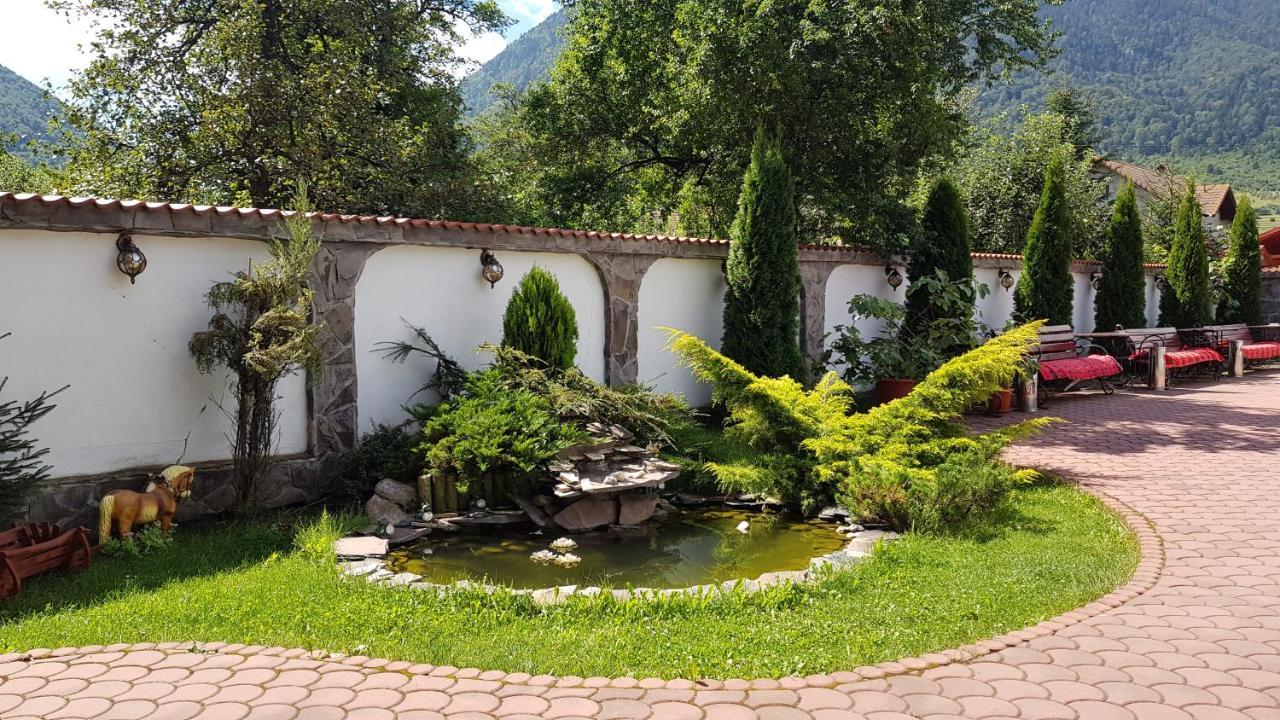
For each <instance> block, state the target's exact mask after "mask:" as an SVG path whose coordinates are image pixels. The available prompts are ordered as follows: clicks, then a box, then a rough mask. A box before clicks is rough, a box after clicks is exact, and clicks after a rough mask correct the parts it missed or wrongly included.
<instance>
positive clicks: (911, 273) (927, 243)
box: [906, 177, 974, 335]
mask: <svg viewBox="0 0 1280 720" xmlns="http://www.w3.org/2000/svg"><path fill="white" fill-rule="evenodd" d="M907 277H908V278H909V279H910V281H911V282H910V285H908V286H907V308H906V310H907V315H906V328H908V329H909V330H910V331H911V333H912V334H913V335H914V334H919V333H920V332H921V331H922V330H923V328H924V327H925V326H927V325H929V324H930V323H931V322H932V321H934V320H936V319H938V317H939V308H938V307H937V303H935V302H934V298H933V295H932V293H931V292H930V288H932V287H933V286H932V285H930V284H925V283H920V282H919V281H920V280H921V279H923V278H926V277H934V278H942V280H943V282H946V281H947V280H951V281H954V282H958V283H962V284H963V285H965V286H967V287H968V290H967V292H966V291H965V290H964V289H963V287H962V289H961V292H962V302H960V303H959V304H958V305H956V306H955V307H953V308H952V309H951V312H952V313H953V314H954V319H956V320H959V321H961V322H972V320H973V300H974V292H973V284H972V280H971V278H973V255H972V254H971V253H970V251H969V223H968V220H967V219H966V218H965V211H964V202H963V201H962V200H961V199H960V192H959V190H957V189H956V186H955V183H953V182H951V180H950V179H949V178H946V177H943V178H939V179H938V180H937V181H936V182H935V183H934V184H933V189H932V190H931V191H930V192H929V199H928V200H927V201H926V202H925V206H924V215H923V217H922V218H921V219H920V233H919V234H918V235H917V236H916V240H915V242H913V243H912V246H911V253H910V262H909V263H908V265H907Z"/></svg>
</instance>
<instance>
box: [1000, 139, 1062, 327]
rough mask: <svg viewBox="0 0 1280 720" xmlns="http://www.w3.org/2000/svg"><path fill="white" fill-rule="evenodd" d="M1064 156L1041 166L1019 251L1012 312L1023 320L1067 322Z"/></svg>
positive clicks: (1058, 323)
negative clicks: (1032, 210) (1032, 212)
mask: <svg viewBox="0 0 1280 720" xmlns="http://www.w3.org/2000/svg"><path fill="white" fill-rule="evenodd" d="M1064 172H1065V160H1064V159H1063V157H1062V156H1058V157H1055V158H1054V159H1053V161H1052V162H1050V163H1049V167H1048V168H1047V169H1046V170H1045V175H1044V189H1043V191H1042V192H1041V194H1040V207H1039V208H1037V209H1036V215H1035V218H1034V219H1033V220H1032V221H1031V230H1030V232H1028V233H1027V246H1026V249H1025V250H1023V252H1022V276H1021V277H1020V278H1018V287H1017V289H1016V290H1015V291H1014V293H1015V294H1014V308H1015V309H1014V314H1015V315H1016V316H1017V317H1019V318H1021V319H1023V320H1045V321H1046V322H1047V323H1048V324H1049V325H1070V324H1071V305H1072V296H1073V295H1074V291H1075V285H1074V282H1073V281H1072V279H1071V215H1070V211H1069V209H1068V207H1067V195H1066V187H1065V181H1064V179H1063V174H1064Z"/></svg>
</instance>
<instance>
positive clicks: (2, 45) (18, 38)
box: [0, 0, 94, 86]
mask: <svg viewBox="0 0 1280 720" xmlns="http://www.w3.org/2000/svg"><path fill="white" fill-rule="evenodd" d="M3 4H4V6H5V7H4V21H3V22H0V65H4V66H5V67H7V68H9V69H10V70H12V71H14V72H16V73H18V74H19V75H21V76H23V77H25V78H27V79H28V80H31V81H32V82H35V83H37V84H43V82H44V80H45V79H46V78H47V79H48V80H50V81H51V82H53V84H54V85H55V86H62V85H64V84H66V82H67V80H68V79H70V78H71V76H72V75H74V74H75V72H76V71H77V70H79V69H81V68H83V67H84V66H85V65H88V64H89V58H88V55H87V54H86V53H85V52H82V51H81V49H80V47H78V46H80V45H84V46H86V47H87V46H88V44H89V41H90V40H91V39H92V38H93V35H94V33H93V27H92V24H91V22H90V21H89V20H88V19H87V18H75V19H74V20H72V21H70V22H69V21H68V19H67V18H66V17H65V16H63V15H59V14H58V13H55V12H54V11H52V10H50V9H49V8H47V7H45V4H44V0H3Z"/></svg>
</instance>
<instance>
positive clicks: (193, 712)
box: [148, 702, 298, 720]
mask: <svg viewBox="0 0 1280 720" xmlns="http://www.w3.org/2000/svg"><path fill="white" fill-rule="evenodd" d="M203 711H204V706H203V705H201V704H200V703H195V702H166V703H165V704H163V705H161V706H160V707H159V708H157V709H156V712H155V714H154V715H152V716H151V717H150V718H148V720H190V719H191V718H193V717H195V716H197V715H199V714H200V713H201V712H203ZM297 713H298V709H297V708H294V714H295V716H296V714H297Z"/></svg>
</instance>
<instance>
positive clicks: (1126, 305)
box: [1093, 182, 1147, 330]
mask: <svg viewBox="0 0 1280 720" xmlns="http://www.w3.org/2000/svg"><path fill="white" fill-rule="evenodd" d="M1095 302H1096V306H1097V307H1096V308H1095V310H1094V316H1093V318H1094V325H1095V326H1096V327H1097V328H1098V329H1099V330H1110V329H1111V328H1113V327H1116V326H1117V325H1118V326H1120V327H1123V328H1140V327H1145V326H1146V324H1147V305H1146V302H1147V301H1146V277H1145V275H1144V274H1143V272H1142V216H1141V215H1140V214H1139V213H1138V197H1137V193H1136V191H1135V190H1134V187H1133V183H1132V182H1130V183H1127V184H1126V185H1125V186H1124V189H1123V190H1121V191H1120V195H1119V196H1117V197H1116V205H1115V209H1114V210H1113V211H1112V212H1111V225H1110V227H1108V228H1107V245H1106V247H1105V248H1104V249H1103V254H1102V280H1101V284H1100V285H1099V287H1098V297H1097V299H1096V301H1095Z"/></svg>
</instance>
